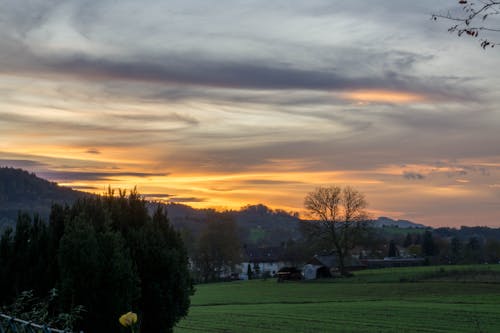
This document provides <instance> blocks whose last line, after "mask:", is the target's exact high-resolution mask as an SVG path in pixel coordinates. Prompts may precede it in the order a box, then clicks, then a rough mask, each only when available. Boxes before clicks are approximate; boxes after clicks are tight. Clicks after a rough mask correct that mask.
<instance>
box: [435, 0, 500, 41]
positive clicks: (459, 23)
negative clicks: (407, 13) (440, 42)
mask: <svg viewBox="0 0 500 333" xmlns="http://www.w3.org/2000/svg"><path fill="white" fill-rule="evenodd" d="M458 5H459V6H460V9H459V10H458V11H454V12H453V13H452V12H447V13H445V14H432V19H433V20H435V21H436V20H438V19H445V20H449V21H452V22H453V24H452V25H451V26H450V27H449V28H448V31H449V32H453V33H457V35H458V36H463V35H465V36H470V37H474V38H479V41H480V43H481V47H482V48H483V49H486V48H487V47H495V45H497V44H498V43H497V42H494V41H492V40H491V39H490V38H488V36H487V33H490V32H494V33H497V32H500V23H499V21H498V19H495V17H496V16H497V15H499V14H500V1H493V0H478V1H476V2H472V1H467V0H458ZM492 21H494V22H493V23H492ZM495 23H496V25H494V24H495Z"/></svg>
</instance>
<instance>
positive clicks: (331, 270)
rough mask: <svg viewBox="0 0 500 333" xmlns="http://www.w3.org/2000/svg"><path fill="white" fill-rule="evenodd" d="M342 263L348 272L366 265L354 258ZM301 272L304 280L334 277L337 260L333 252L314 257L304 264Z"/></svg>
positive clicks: (336, 270) (346, 259)
mask: <svg viewBox="0 0 500 333" xmlns="http://www.w3.org/2000/svg"><path fill="white" fill-rule="evenodd" d="M344 261H345V267H346V269H347V270H350V271H355V270H360V269H365V268H366V265H365V264H363V263H361V262H360V261H359V260H358V259H357V258H356V257H354V256H349V257H347V258H345V259H344ZM303 272H304V279H306V280H313V279H320V278H327V277H332V276H335V275H336V274H337V273H338V259H337V256H336V255H335V252H332V253H330V254H322V255H320V254H317V255H315V256H314V257H312V258H311V259H310V260H309V261H308V262H307V263H306V265H305V266H304V269H303Z"/></svg>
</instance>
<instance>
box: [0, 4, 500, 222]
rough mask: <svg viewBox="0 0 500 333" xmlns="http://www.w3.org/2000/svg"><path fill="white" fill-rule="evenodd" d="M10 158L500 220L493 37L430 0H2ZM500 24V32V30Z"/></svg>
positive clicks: (213, 188) (85, 184)
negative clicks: (466, 32)
mask: <svg viewBox="0 0 500 333" xmlns="http://www.w3.org/2000/svg"><path fill="white" fill-rule="evenodd" d="M0 4H1V6H2V10H1V11H0V165H8V166H14V167H21V168H24V169H27V170H30V171H33V172H35V173H36V174H37V175H39V176H42V177H44V178H47V179H50V180H52V181H56V182H58V183H60V184H63V185H67V186H71V187H73V188H77V189H81V190H86V191H92V192H97V193H102V192H103V191H104V188H105V187H107V186H108V185H111V186H113V187H120V188H132V187H134V186H137V187H138V190H139V191H140V192H141V193H143V194H144V195H146V196H147V197H149V198H152V199H156V200H163V201H173V202H183V203H186V204H190V205H193V206H195V207H215V208H219V209H224V208H238V207H240V206H243V205H246V204H255V203H264V204H266V205H269V206H271V207H273V208H282V209H286V210H293V211H301V210H302V209H303V208H302V207H303V198H304V196H305V194H306V193H307V192H309V191H311V190H313V189H314V188H315V187H317V186H321V185H332V184H337V185H348V184H349V185H352V186H354V187H355V188H357V189H359V190H361V191H362V192H364V193H365V194H366V196H367V199H368V202H369V208H370V210H371V212H372V214H373V215H374V216H380V215H385V216H389V217H393V218H405V219H410V220H413V221H416V222H420V223H425V224H428V225H433V226H438V225H450V226H460V225H490V226H497V227H498V226H500V108H499V107H500V95H499V94H498V93H497V90H498V87H499V86H500V78H499V75H498V68H500V53H499V52H500V51H499V50H497V49H491V50H487V51H484V50H482V49H481V48H480V47H479V42H478V41H477V40H474V39H472V38H466V37H462V38H458V37H457V36H455V35H452V34H450V33H448V32H447V28H448V26H449V25H450V23H449V22H445V21H442V20H441V21H439V20H438V21H437V22H434V21H432V20H430V16H431V14H432V13H433V12H440V13H446V12H447V11H448V10H451V11H452V12H453V11H455V10H457V8H458V5H457V1H455V0H449V1H444V0H443V1H439V2H437V1H434V0H419V1H409V0H404V1H403V0H378V1H360V0H336V1H333V0H308V1H298V0H297V1H292V0H273V1H264V0H227V1H222V0H217V1H206V0H199V1H193V0H182V1H180V0H179V1H153V0H151V1H132V0H124V1H112V0H81V1H58V0H43V1H42V0H40V1H37V0H32V1H8V0H0ZM499 37H500V36H499Z"/></svg>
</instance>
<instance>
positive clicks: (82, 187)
mask: <svg viewBox="0 0 500 333" xmlns="http://www.w3.org/2000/svg"><path fill="white" fill-rule="evenodd" d="M71 188H72V189H74V190H98V189H99V187H97V186H85V185H72V186H71Z"/></svg>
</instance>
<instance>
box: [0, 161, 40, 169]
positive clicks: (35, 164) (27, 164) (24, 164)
mask: <svg viewBox="0 0 500 333" xmlns="http://www.w3.org/2000/svg"><path fill="white" fill-rule="evenodd" d="M0 166H5V167H12V168H20V169H32V168H41V167H44V166H45V164H44V163H42V162H40V161H35V160H22V159H19V160H17V159H0Z"/></svg>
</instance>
